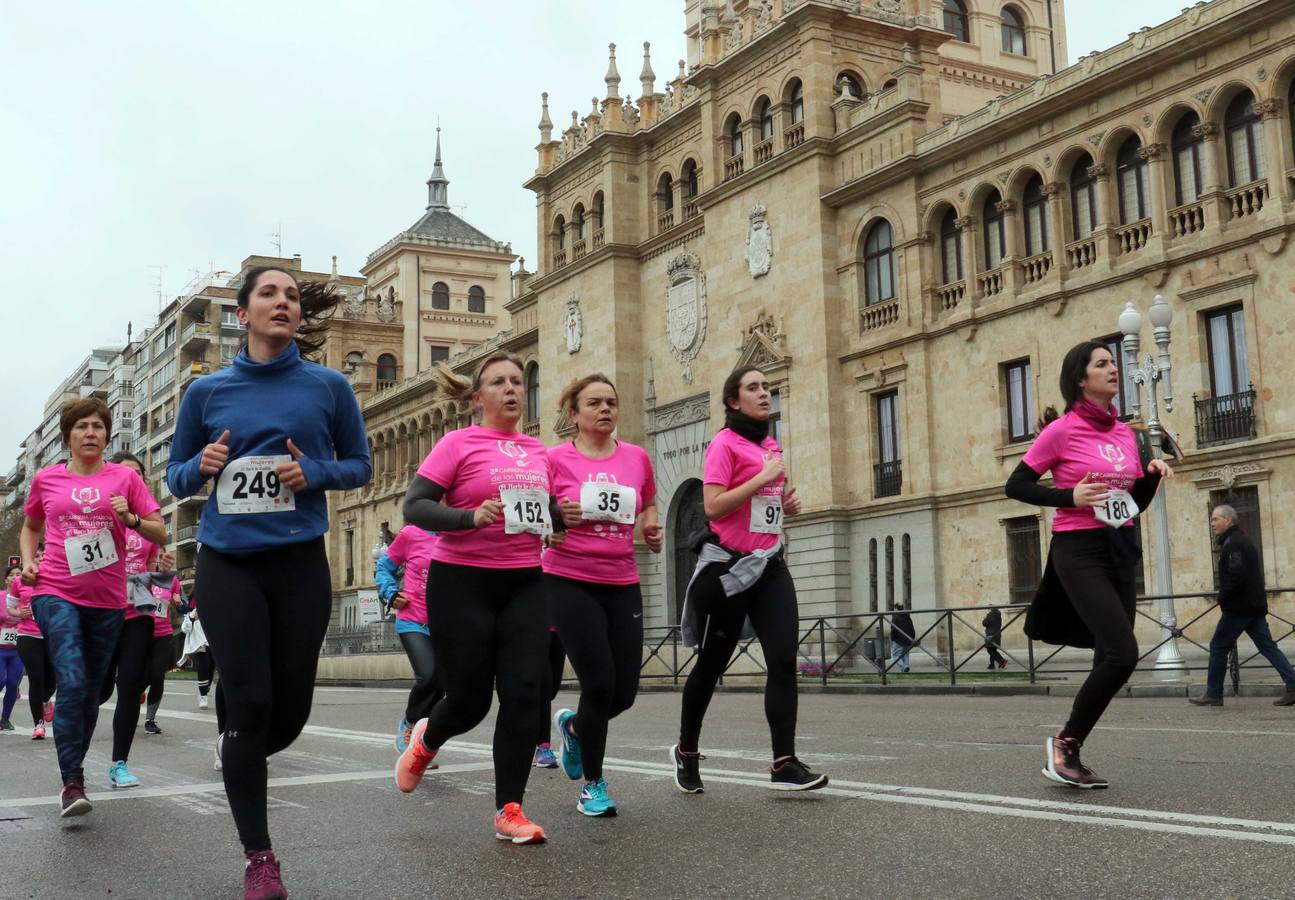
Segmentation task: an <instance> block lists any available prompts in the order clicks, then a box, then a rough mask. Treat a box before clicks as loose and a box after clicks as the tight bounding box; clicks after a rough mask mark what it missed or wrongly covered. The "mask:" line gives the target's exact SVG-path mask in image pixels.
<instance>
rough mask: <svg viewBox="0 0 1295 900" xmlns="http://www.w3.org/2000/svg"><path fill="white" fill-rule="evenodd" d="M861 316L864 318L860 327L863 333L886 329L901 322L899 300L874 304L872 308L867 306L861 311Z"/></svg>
mask: <svg viewBox="0 0 1295 900" xmlns="http://www.w3.org/2000/svg"><path fill="white" fill-rule="evenodd" d="M860 315H861V316H862V322H861V323H860V327H861V329H862V330H863V331H872V330H874V329H876V328H884V327H885V326H887V325H890V324H893V323H895V322H898V321H899V299H898V298H896V299H894V300H886V301H884V302H882V303H874V304H873V305H872V306H865V307H864V308H863V309H862V310H861V311H860Z"/></svg>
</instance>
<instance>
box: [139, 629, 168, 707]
mask: <svg viewBox="0 0 1295 900" xmlns="http://www.w3.org/2000/svg"><path fill="white" fill-rule="evenodd" d="M174 664H175V639H174V638H173V637H172V636H171V635H169V634H164V635H162V636H161V637H155V638H153V658H152V659H151V660H149V668H148V710H147V711H146V713H145V715H146V716H147V718H148V720H149V721H150V722H151V721H153V718H154V717H155V716H156V715H157V710H158V707H160V706H161V705H162V694H163V693H164V692H165V691H166V673H167V672H169V671H171V666H172V665H174Z"/></svg>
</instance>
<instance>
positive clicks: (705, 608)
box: [670, 366, 827, 794]
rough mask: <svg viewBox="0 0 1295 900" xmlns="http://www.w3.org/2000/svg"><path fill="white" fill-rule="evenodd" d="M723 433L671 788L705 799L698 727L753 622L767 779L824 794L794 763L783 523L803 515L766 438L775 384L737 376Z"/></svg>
mask: <svg viewBox="0 0 1295 900" xmlns="http://www.w3.org/2000/svg"><path fill="white" fill-rule="evenodd" d="M722 398H723V401H724V423H725V427H724V428H723V429H721V430H720V432H719V433H718V434H717V435H715V439H714V440H713V441H711V442H710V446H709V447H707V448H706V463H705V467H704V469H703V473H702V496H703V501H704V504H705V512H706V518H707V519H708V520H709V523H710V527H709V531H708V533H707V534H706V536H705V539H704V542H703V543H702V545H701V547H700V557H699V559H698V561H697V568H696V569H695V570H694V571H693V575H692V580H691V581H690V582H689V584H688V591H687V595H686V596H685V598H684V609H683V614H682V616H681V622H682V626H683V638H684V642H685V643H686V644H687V645H688V646H690V647H698V648H699V649H698V650H697V663H696V665H695V666H693V670H692V672H691V673H690V674H689V675H688V681H687V682H686V683H685V684H684V689H683V711H682V714H681V716H680V726H679V743H678V744H676V745H675V746H674V747H673V748H671V750H670V757H671V760H672V761H673V762H674V766H675V785H676V786H677V787H678V788H679V790H681V791H683V792H684V793H686V794H700V793H702V791H703V785H702V780H701V774H700V772H699V771H698V761H699V760H700V759H701V758H702V757H701V754H700V753H699V751H698V741H699V740H700V738H701V724H702V719H703V718H704V717H705V715H706V707H707V706H709V705H710V700H711V697H712V695H713V694H714V693H715V685H716V683H717V682H718V681H719V679H720V676H721V675H723V674H724V670H725V669H727V668H728V664H729V660H730V659H731V658H732V656H733V651H734V650H735V649H736V648H737V642H738V638H739V637H740V636H741V633H742V623H743V621H744V620H745V619H747V618H748V617H749V618H750V620H751V624H752V626H754V627H755V633H756V636H757V637H759V639H760V648H761V649H762V650H763V651H764V662H765V668H766V670H767V672H768V675H767V677H766V682H765V688H764V714H765V717H766V718H767V719H768V720H769V731H770V734H771V736H772V739H773V765H772V766H770V768H769V778H770V781H771V782H772V783H773V786H774V787H775V788H777V789H779V790H784V791H809V790H815V789H817V788H821V787H823V786H824V785H826V784H827V776H826V775H818V774H815V773H814V772H811V771H810V770H809V769H808V768H806V767H805V765H804V763H802V762H801V761H800V760H799V759H797V758H796V706H797V699H798V698H797V684H796V647H797V641H798V640H799V637H800V635H799V623H798V621H797V608H796V585H795V584H793V583H792V580H791V574H790V573H789V572H788V571H787V563H786V562H785V561H784V559H783V547H782V518H783V515H784V513H785V514H786V515H790V516H794V515H796V514H797V513H799V512H800V499H799V498H797V496H796V490H795V488H788V487H787V478H786V475H785V474H784V471H783V463H782V451H781V449H780V448H779V447H778V442H777V441H775V440H774V439H773V437H772V435H770V434H769V412H770V394H769V380H768V379H767V378H765V377H764V373H763V372H761V371H760V370H759V369H756V368H753V367H750V366H747V367H744V368H741V369H738V370H737V371H736V372H734V373H733V374H732V375H730V376H729V377H728V379H727V380H726V381H725V382H724V389H723V393H722Z"/></svg>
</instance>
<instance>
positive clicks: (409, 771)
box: [396, 719, 436, 794]
mask: <svg viewBox="0 0 1295 900" xmlns="http://www.w3.org/2000/svg"><path fill="white" fill-rule="evenodd" d="M426 731H427V720H426V719H419V720H418V724H416V725H415V726H414V733H413V734H412V735H410V737H409V746H408V747H407V748H406V749H405V752H404V753H402V754H400V757H399V758H398V759H397V760H396V787H398V788H400V790H401V791H403V792H404V793H406V794H412V793H413V792H414V788H416V787H418V782H420V781H422V780H423V773H424V772H426V771H427V767H428V766H430V765H431V764H432V760H433V759H435V758H436V752H435V751H434V750H428V749H427V748H426V747H424V746H423V734H424V733H425V732H426Z"/></svg>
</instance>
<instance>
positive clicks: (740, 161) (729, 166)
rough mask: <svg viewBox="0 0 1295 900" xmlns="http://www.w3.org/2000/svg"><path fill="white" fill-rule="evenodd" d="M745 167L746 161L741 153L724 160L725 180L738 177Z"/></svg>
mask: <svg viewBox="0 0 1295 900" xmlns="http://www.w3.org/2000/svg"><path fill="white" fill-rule="evenodd" d="M745 168H746V161H745V159H744V158H743V157H742V154H741V153H738V154H736V155H734V156H730V157H729V158H728V159H726V160H724V180H725V181H728V180H729V179H730V178H736V177H737V176H739V175H741V174H742V172H743V170H744V169H745Z"/></svg>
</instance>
